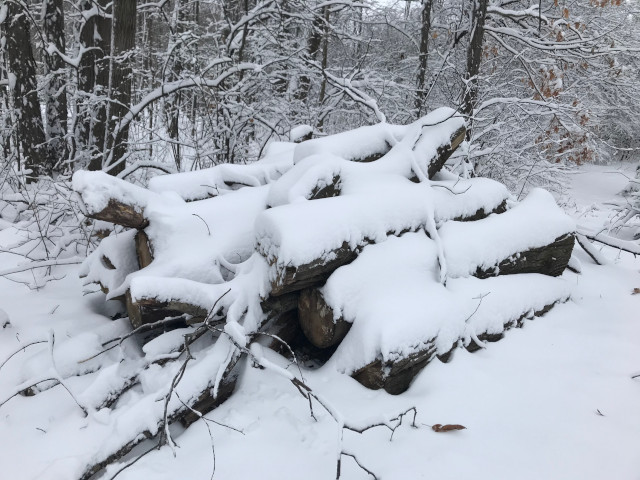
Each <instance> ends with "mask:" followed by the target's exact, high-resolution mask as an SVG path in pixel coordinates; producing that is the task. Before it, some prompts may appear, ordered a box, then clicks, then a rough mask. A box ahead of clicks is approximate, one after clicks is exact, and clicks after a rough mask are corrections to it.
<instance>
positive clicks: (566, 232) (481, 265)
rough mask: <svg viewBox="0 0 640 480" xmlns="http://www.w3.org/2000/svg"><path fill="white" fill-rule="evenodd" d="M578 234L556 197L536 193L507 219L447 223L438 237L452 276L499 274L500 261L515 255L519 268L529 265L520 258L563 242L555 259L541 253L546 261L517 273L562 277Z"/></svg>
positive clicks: (537, 191)
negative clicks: (531, 272) (525, 254)
mask: <svg viewBox="0 0 640 480" xmlns="http://www.w3.org/2000/svg"><path fill="white" fill-rule="evenodd" d="M574 231H575V222H574V221H573V220H572V219H571V218H570V217H569V216H567V215H566V214H565V213H564V212H563V211H562V209H561V208H559V207H558V206H557V205H556V202H555V200H554V199H553V197H552V196H551V194H550V193H549V192H547V191H546V190H542V189H534V190H532V191H531V192H530V193H529V195H528V196H527V197H526V198H525V199H524V200H523V201H522V202H520V203H518V204H517V205H516V206H514V207H513V208H511V209H509V210H508V211H507V212H506V213H503V214H502V215H492V216H489V217H487V218H485V219H483V220H478V221H477V222H464V223H463V222H448V223H446V224H444V225H443V226H442V228H440V230H439V233H440V238H441V239H442V243H443V246H444V254H445V258H446V260H447V271H448V274H449V276H451V277H465V276H468V275H478V276H486V275H489V274H498V273H500V272H499V271H498V270H496V268H497V267H498V265H500V264H501V262H503V261H505V260H507V259H509V258H510V257H512V256H513V263H517V262H518V261H521V260H524V259H522V258H521V257H522V256H523V255H524V253H525V252H527V251H531V250H532V249H539V248H541V247H547V246H549V245H551V244H553V243H555V242H559V244H558V249H557V251H555V252H552V253H553V254H552V255H551V256H545V255H544V252H538V253H539V254H541V255H542V256H544V258H542V256H541V255H538V257H539V258H538V259H539V261H537V260H536V261H535V262H534V264H532V265H531V266H530V267H529V269H526V268H520V269H516V270H515V272H516V273H524V272H527V271H536V272H538V273H547V274H549V275H560V274H561V273H562V272H563V271H564V269H565V267H566V266H567V263H568V261H569V258H570V257H571V251H572V248H573V236H572V234H573V232H574ZM534 253H535V252H534ZM533 256H534V255H531V257H532V258H533ZM547 257H548V258H547ZM521 263H522V262H521ZM491 272H493V273H491ZM502 273H507V272H502ZM509 273H512V272H509Z"/></svg>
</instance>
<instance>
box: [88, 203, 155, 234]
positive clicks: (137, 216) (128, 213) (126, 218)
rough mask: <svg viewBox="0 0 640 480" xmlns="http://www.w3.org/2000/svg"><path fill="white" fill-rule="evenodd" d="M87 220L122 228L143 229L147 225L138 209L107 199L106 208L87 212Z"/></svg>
mask: <svg viewBox="0 0 640 480" xmlns="http://www.w3.org/2000/svg"><path fill="white" fill-rule="evenodd" d="M87 216H88V217H89V218H94V219H96V220H103V221H105V222H111V223H115V224H117V225H122V226H123V227H130V228H138V229H143V228H145V227H146V226H147V225H149V222H148V220H147V219H146V218H145V217H144V215H143V212H142V210H141V209H140V208H136V207H134V206H132V205H128V204H126V203H122V202H120V201H118V200H115V199H113V198H112V199H109V202H108V203H107V206H106V207H105V208H104V209H103V210H100V211H99V212H87Z"/></svg>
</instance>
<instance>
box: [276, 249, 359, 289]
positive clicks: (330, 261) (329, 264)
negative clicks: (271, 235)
mask: <svg viewBox="0 0 640 480" xmlns="http://www.w3.org/2000/svg"><path fill="white" fill-rule="evenodd" d="M365 245H366V244H365ZM363 247H364V245H361V246H358V247H357V248H355V249H352V248H351V246H350V245H349V244H348V243H347V242H343V243H342V246H340V247H339V248H336V249H334V250H332V251H331V252H328V254H326V255H324V256H323V258H318V259H316V260H313V261H312V262H310V263H306V264H303V265H299V266H297V267H293V266H285V267H284V268H282V269H281V270H279V271H278V273H277V276H276V278H275V279H274V280H273V281H272V282H271V295H273V296H279V295H283V294H285V293H290V292H294V291H297V290H302V289H304V288H307V287H311V286H316V285H318V284H321V283H323V282H325V281H326V280H327V279H328V278H329V276H330V275H331V274H332V273H333V272H334V271H335V270H336V269H337V268H339V267H341V266H342V265H347V264H349V263H351V262H353V261H354V260H355V259H356V258H357V256H358V252H359V251H360V250H361V249H362V248H363Z"/></svg>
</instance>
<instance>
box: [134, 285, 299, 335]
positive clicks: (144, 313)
mask: <svg viewBox="0 0 640 480" xmlns="http://www.w3.org/2000/svg"><path fill="white" fill-rule="evenodd" d="M125 302H126V307H127V312H128V314H129V320H130V321H131V325H132V326H133V328H138V327H140V326H141V325H144V324H148V323H153V322H157V321H159V320H162V319H164V318H168V317H181V318H182V323H183V324H184V323H186V324H187V325H193V324H196V323H200V322H203V321H204V320H205V319H206V318H207V315H208V313H209V312H207V310H205V309H204V308H202V307H200V306H198V305H193V304H190V303H186V302H180V301H178V300H171V301H168V302H166V301H159V300H157V299H155V298H144V299H141V300H138V301H136V302H134V301H133V299H132V298H131V292H130V291H128V290H127V293H126V295H125ZM261 306H262V310H263V312H264V313H265V315H266V321H269V320H272V319H273V318H275V317H277V316H279V315H282V314H285V313H287V312H291V311H294V310H296V309H297V308H298V293H297V292H291V293H289V294H288V295H282V296H280V297H277V298H276V297H268V298H267V299H266V300H263V301H262V303H261ZM177 324H179V322H177Z"/></svg>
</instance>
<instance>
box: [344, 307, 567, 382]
mask: <svg viewBox="0 0 640 480" xmlns="http://www.w3.org/2000/svg"><path fill="white" fill-rule="evenodd" d="M563 301H566V299H565V300H559V301H556V302H553V303H551V304H549V305H546V306H545V307H544V308H542V309H540V310H538V311H536V312H534V314H533V317H539V316H542V315H544V314H545V313H547V312H548V311H549V310H551V309H552V308H553V307H554V306H555V305H556V304H557V303H560V302H563ZM527 318H530V314H529V313H525V314H523V315H521V316H520V317H519V318H516V319H513V320H511V321H510V322H508V323H506V324H505V325H504V327H503V331H502V332H497V333H487V332H485V333H482V334H480V335H477V337H478V339H479V340H481V341H486V342H497V341H498V340H501V339H502V338H504V332H506V331H507V330H510V329H512V328H520V327H522V325H523V324H524V320H525V319H527ZM434 344H435V339H434V340H432V341H431V342H428V343H427V344H426V346H425V347H424V348H423V349H421V350H419V351H417V352H414V353H412V354H410V355H408V356H407V357H404V358H401V359H399V360H396V361H388V362H383V361H382V360H381V359H377V360H375V361H373V362H371V363H370V364H368V365H366V366H364V367H362V368H361V369H359V370H357V371H355V372H354V373H352V374H351V376H352V377H353V378H354V379H355V380H357V381H358V382H360V383H361V384H362V385H363V386H365V387H367V388H370V389H372V390H379V389H381V388H383V389H384V390H385V391H386V392H387V393H390V394H391V395H398V394H400V393H403V392H404V391H406V390H407V389H408V388H409V386H410V385H411V382H412V381H413V379H414V378H415V376H416V375H417V374H418V373H420V371H421V370H422V369H423V368H424V367H425V366H426V365H427V364H428V363H429V362H430V361H431V360H433V358H434V357H438V358H441V359H442V361H444V362H447V361H449V360H450V358H451V354H452V352H453V350H454V349H455V348H456V345H455V344H454V346H453V348H452V350H450V351H449V352H447V353H446V354H444V355H441V356H437V355H436V352H435V345H434ZM465 348H466V349H467V350H468V351H469V352H475V351H477V350H480V349H481V348H482V347H481V346H480V345H478V344H477V343H476V342H474V341H473V340H472V341H471V342H470V343H469V344H467V345H466V346H465Z"/></svg>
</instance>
